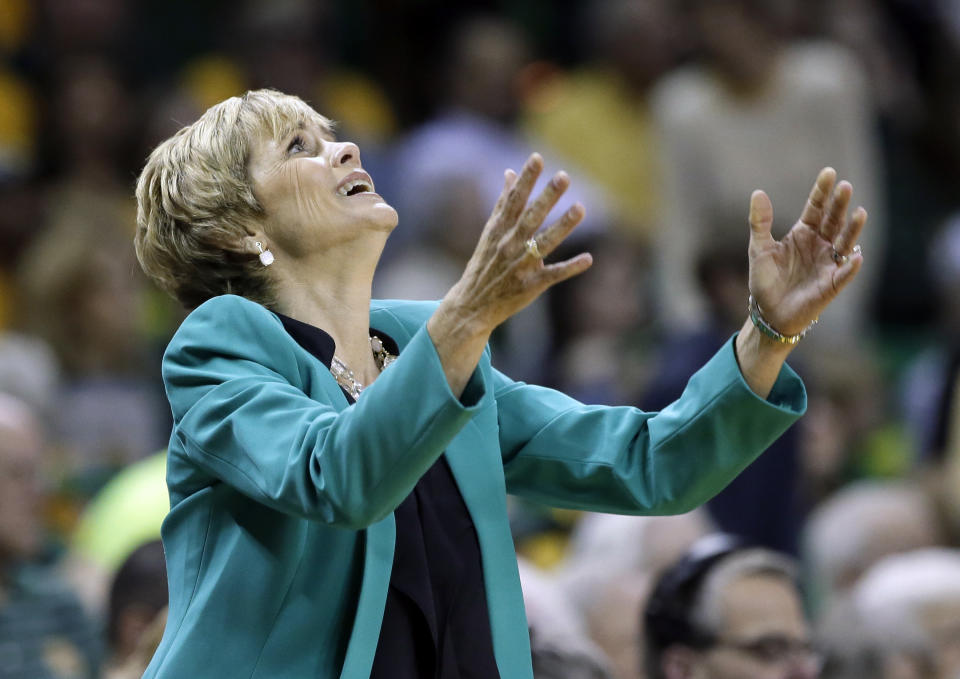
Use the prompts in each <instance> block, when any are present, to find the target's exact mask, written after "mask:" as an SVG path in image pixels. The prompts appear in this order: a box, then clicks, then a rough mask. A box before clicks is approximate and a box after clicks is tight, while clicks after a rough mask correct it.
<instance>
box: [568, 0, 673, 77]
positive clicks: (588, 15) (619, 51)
mask: <svg viewBox="0 0 960 679" xmlns="http://www.w3.org/2000/svg"><path fill="white" fill-rule="evenodd" d="M583 24H584V26H585V31H584V33H585V37H586V39H585V43H586V44H585V45H584V49H585V50H586V56H588V57H590V58H598V59H599V60H601V62H602V63H603V64H605V65H606V66H608V67H610V68H612V69H613V70H614V71H616V72H617V73H618V74H619V75H620V77H621V78H622V79H623V81H624V82H625V83H626V84H627V85H628V86H629V87H630V89H631V90H632V91H633V92H634V93H636V94H644V93H645V92H646V91H647V90H648V89H649V88H650V87H651V86H653V85H654V84H655V83H656V82H657V80H658V79H659V78H660V76H662V75H663V74H664V73H666V72H667V71H668V70H669V69H670V68H671V67H672V66H673V65H675V64H676V62H677V59H678V57H679V56H680V55H681V53H682V52H683V51H685V49H687V48H688V45H687V43H688V42H689V34H688V32H687V31H686V30H685V28H686V24H684V23H683V22H681V21H680V18H679V16H678V13H677V11H676V7H675V3H673V2H670V1H669V0H647V1H646V2H635V0H597V1H595V2H591V3H588V4H587V6H586V7H585V9H584V18H583Z"/></svg>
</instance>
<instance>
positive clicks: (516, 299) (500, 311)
mask: <svg viewBox="0 0 960 679" xmlns="http://www.w3.org/2000/svg"><path fill="white" fill-rule="evenodd" d="M542 170H543V159H542V158H541V157H540V155H539V154H536V153H534V154H533V155H531V156H530V158H528V159H527V162H526V163H524V165H523V168H522V169H521V170H520V174H519V175H516V174H515V173H514V172H513V171H511V170H507V171H506V173H505V175H504V187H503V192H502V193H501V194H500V198H499V200H498V201H497V204H496V206H495V207H494V209H493V212H492V213H491V215H490V218H489V219H488V220H487V223H486V225H485V226H484V227H483V232H482V233H481V235H480V241H479V242H478V243H477V247H476V249H475V250H474V252H473V255H472V256H471V257H470V261H469V262H467V266H466V269H465V270H464V272H463V276H461V278H460V280H459V281H458V282H457V283H456V285H454V286H453V288H451V289H450V292H448V293H447V295H446V296H445V297H444V298H443V301H442V302H441V303H440V306H439V307H438V309H437V311H436V312H435V313H434V315H433V316H432V317H431V318H430V321H429V323H428V324H427V330H428V332H429V333H430V337H431V338H432V339H433V342H434V345H435V346H436V348H437V353H438V354H439V355H440V360H441V363H442V364H443V366H444V371H445V372H446V374H447V379H448V381H449V382H450V386H451V388H452V389H453V391H454V393H457V394H459V393H460V391H461V390H462V388H463V385H464V384H466V381H467V379H468V378H469V375H470V373H472V371H473V368H474V367H475V366H476V363H477V360H479V358H480V353H481V352H482V351H483V346H484V345H485V343H486V341H487V338H488V337H489V336H490V333H491V332H493V329H494V328H496V327H497V326H498V325H499V324H500V323H502V322H503V321H505V320H506V319H507V318H509V317H510V316H512V315H513V314H515V313H516V312H518V311H520V310H521V309H522V308H524V307H525V306H527V305H528V304H530V302H532V301H533V300H534V299H536V298H537V297H538V296H539V295H540V294H541V293H543V292H544V291H545V290H546V289H547V288H549V287H550V286H551V285H554V284H555V283H559V282H560V281H562V280H565V279H567V278H570V277H571V276H576V275H577V274H579V273H582V272H583V271H585V270H586V269H588V268H589V267H590V264H591V263H592V262H593V260H592V258H591V256H590V255H589V254H588V253H582V254H580V255H577V256H576V257H573V258H571V259H568V260H566V261H563V262H558V263H556V264H544V262H543V257H546V256H547V255H549V254H550V253H551V252H552V251H553V250H554V249H555V248H556V247H557V246H558V245H560V243H562V242H563V240H564V239H565V238H566V237H567V236H568V235H569V234H570V232H571V231H572V230H573V229H574V227H576V226H577V224H579V223H580V220H582V219H583V216H584V209H583V206H582V205H580V204H579V203H577V204H574V205H573V206H572V207H571V208H570V209H568V210H567V211H566V212H565V213H564V214H563V215H562V216H561V217H560V219H558V220H557V221H556V222H554V223H553V224H551V225H549V226H548V227H546V228H545V229H543V230H542V231H540V232H539V233H538V230H539V229H540V226H541V225H542V224H543V220H544V219H545V218H546V216H547V214H548V213H549V212H550V210H551V209H552V208H553V206H554V205H556V203H557V200H559V198H560V196H561V195H563V192H564V191H566V190H567V187H568V186H569V185H570V179H569V177H567V175H566V173H564V172H558V173H557V174H556V175H554V176H553V178H552V179H551V180H550V181H549V182H548V183H547V186H546V188H545V189H544V190H543V192H542V193H541V194H540V195H539V196H537V198H536V199H535V200H533V201H532V202H529V199H530V193H531V191H532V190H533V186H534V184H535V183H536V181H537V178H538V177H539V176H540V172H541V171H542Z"/></svg>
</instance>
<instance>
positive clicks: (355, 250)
mask: <svg viewBox="0 0 960 679" xmlns="http://www.w3.org/2000/svg"><path fill="white" fill-rule="evenodd" d="M365 245H366V246H367V247H366V248H365V249H364V248H360V247H349V248H348V247H341V248H331V249H330V250H329V251H327V252H324V253H322V254H320V255H317V256H315V257H307V258H303V259H292V258H288V257H286V256H284V257H282V264H281V258H280V257H278V258H277V262H276V264H275V265H274V266H275V267H276V272H275V275H276V281H277V283H276V284H277V310H278V311H280V312H281V313H283V314H285V315H287V316H290V317H291V318H295V319H297V320H298V321H302V322H304V323H309V324H310V325H313V326H315V327H317V328H321V329H323V330H324V331H326V332H328V333H329V334H330V336H331V337H333V341H334V342H335V343H336V347H337V348H336V354H337V356H338V357H339V358H340V360H341V361H343V362H344V363H346V365H347V366H348V367H349V368H350V369H351V370H353V372H354V374H355V375H356V376H357V379H358V380H360V381H361V382H363V383H364V384H369V383H370V382H371V381H373V379H374V378H375V377H376V376H377V374H379V370H378V369H377V366H376V362H375V361H374V359H373V354H372V352H371V350H370V297H371V289H372V286H373V272H374V269H375V268H376V264H377V261H378V260H379V257H380V250H381V249H382V248H383V243H382V242H380V244H379V247H378V248H373V247H371V246H370V244H369V243H366V244H365Z"/></svg>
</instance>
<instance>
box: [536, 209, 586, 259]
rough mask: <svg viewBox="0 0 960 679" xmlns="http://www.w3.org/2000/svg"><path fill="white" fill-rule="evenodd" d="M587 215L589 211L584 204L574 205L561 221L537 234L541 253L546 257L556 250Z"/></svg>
mask: <svg viewBox="0 0 960 679" xmlns="http://www.w3.org/2000/svg"><path fill="white" fill-rule="evenodd" d="M586 214H587V211H586V210H585V209H584V207H583V204H581V203H574V204H573V205H571V206H570V207H569V208H568V209H567V211H566V212H564V213H563V215H562V216H561V217H560V219H558V220H557V221H555V222H554V223H553V224H551V225H550V226H548V227H547V228H545V229H544V230H543V231H541V232H540V233H539V234H537V237H536V238H537V247H538V248H539V249H540V253H541V254H542V255H543V256H544V257H546V256H547V255H549V254H550V253H551V252H553V251H554V250H556V249H557V246H558V245H560V243H562V242H563V241H564V240H565V239H566V237H567V236H569V235H570V232H571V231H573V230H574V229H575V228H576V227H577V224H579V223H580V222H581V221H583V218H584V216H585V215H586Z"/></svg>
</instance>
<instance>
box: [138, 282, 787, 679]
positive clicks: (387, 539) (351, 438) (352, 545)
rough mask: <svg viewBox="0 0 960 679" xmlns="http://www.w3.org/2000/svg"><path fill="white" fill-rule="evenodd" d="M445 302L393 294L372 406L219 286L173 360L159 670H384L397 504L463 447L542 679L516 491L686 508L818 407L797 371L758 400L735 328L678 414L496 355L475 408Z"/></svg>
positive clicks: (514, 633)
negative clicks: (520, 570) (433, 334)
mask: <svg viewBox="0 0 960 679" xmlns="http://www.w3.org/2000/svg"><path fill="white" fill-rule="evenodd" d="M435 308H436V305H435V304H432V303H422V302H395V301H391V302H384V301H375V302H374V303H373V304H372V306H371V312H370V325H371V327H373V328H376V329H378V330H381V331H383V332H385V333H387V334H388V335H390V336H391V337H393V338H394V339H395V340H396V341H397V343H398V345H399V347H400V356H399V358H398V359H397V361H396V362H395V363H394V364H393V365H391V366H390V367H389V368H388V369H387V370H385V371H384V372H383V374H382V375H381V376H380V377H379V378H378V379H377V380H376V382H374V383H373V384H372V385H370V387H368V388H367V389H366V391H364V394H363V396H362V397H361V398H360V400H359V401H358V402H357V403H356V404H354V405H352V406H348V404H347V401H346V399H345V398H344V396H343V393H342V392H341V390H340V387H339V386H338V385H337V383H336V381H335V380H334V379H333V377H332V376H331V375H330V372H329V371H328V370H327V369H326V368H325V367H324V365H323V364H322V363H321V362H320V361H318V360H317V359H316V358H314V357H313V356H312V355H310V354H309V353H308V352H307V351H306V350H304V349H303V348H302V347H301V346H300V345H299V344H297V343H296V342H295V341H294V340H293V339H292V338H291V337H290V336H289V335H288V334H287V333H286V331H285V330H284V328H283V326H282V325H281V323H280V320H279V318H277V316H276V315H275V314H273V313H272V312H270V311H269V310H267V309H266V308H264V307H263V306H260V305H259V304H256V303H254V302H251V301H249V300H246V299H244V298H241V297H236V296H233V295H225V296H222V297H216V298H214V299H211V300H209V301H207V302H206V303H204V304H203V305H201V306H200V307H198V308H197V309H196V310H195V311H193V312H192V313H191V314H190V315H189V316H188V317H187V319H186V320H185V321H184V322H183V324H182V326H181V327H180V329H179V330H178V331H177V333H176V335H175V336H174V338H173V340H172V341H171V342H170V345H169V347H168V349H167V351H166V353H165V355H164V358H163V379H164V384H165V386H166V390H167V396H168V397H169V399H170V406H171V408H172V411H173V422H174V425H173V432H172V435H171V437H170V449H169V456H168V462H167V483H168V485H169V489H170V504H171V509H170V514H169V515H168V516H167V518H166V520H165V521H164V523H163V530H162V534H163V542H164V546H165V549H166V559H167V572H168V577H169V587H170V608H169V613H168V620H167V627H166V630H165V632H164V636H163V640H162V642H161V643H160V646H159V648H158V649H157V652H156V655H155V656H154V658H153V661H152V662H151V663H150V666H149V667H148V669H147V672H146V674H145V675H144V676H146V677H164V678H166V677H176V678H177V679H182V678H183V677H196V676H202V677H208V678H209V677H224V678H227V677H229V679H238V678H247V677H249V678H251V679H253V678H260V677H262V678H269V679H276V678H278V677H291V678H297V679H300V678H307V677H311V678H313V677H316V678H321V679H333V678H335V677H342V678H345V679H359V678H365V677H368V676H369V673H370V667H371V663H372V661H373V656H374V652H375V650H376V646H377V640H378V636H379V632H380V622H381V619H382V615H383V609H384V603H385V601H386V597H387V587H388V584H389V581H390V570H391V566H392V564H393V548H394V538H395V524H394V518H393V510H394V508H395V507H397V505H399V504H400V502H401V501H402V500H403V499H404V498H405V497H406V496H407V495H408V494H409V493H410V491H411V490H412V489H413V487H414V485H415V484H416V483H417V480H418V479H419V478H420V476H421V475H422V474H423V473H424V472H425V471H426V470H427V469H428V468H429V467H430V466H431V465H432V464H433V463H434V461H436V459H437V458H438V457H439V456H440V455H446V456H447V460H448V462H449V465H450V468H451V470H452V471H453V476H454V478H455V480H456V483H457V486H458V487H459V489H460V492H461V493H462V495H463V499H464V501H465V503H466V505H467V508H468V510H469V512H470V515H471V517H472V518H473V522H474V525H475V526H476V531H477V537H478V540H479V543H480V550H481V553H482V559H483V574H484V582H485V585H486V593H487V604H488V607H489V612H490V626H491V630H492V636H493V648H494V653H495V656H496V661H497V665H498V667H499V668H500V674H501V676H502V677H504V678H505V679H506V678H508V677H509V678H510V679H517V678H519V679H532V676H533V672H532V669H531V661H530V646H529V639H528V634H527V622H526V617H525V614H524V608H523V599H522V594H521V591H520V580H519V577H518V575H517V566H516V557H515V554H514V550H513V541H512V539H511V536H510V530H509V526H508V523H507V505H506V494H507V493H508V492H509V493H516V494H518V495H523V496H525V497H527V498H531V499H533V500H535V501H538V502H542V503H546V504H550V505H555V506H560V507H570V508H578V509H587V510H591V511H600V512H617V513H625V514H672V513H680V512H686V511H688V510H690V509H693V508H694V507H696V506H698V505H700V504H701V503H703V502H704V501H706V500H707V499H709V498H710V497H711V496H713V495H714V494H716V493H717V492H718V491H719V490H720V489H722V488H723V487H724V486H725V485H726V484H727V483H728V482H729V481H730V480H731V479H732V478H733V477H734V476H736V475H737V473H738V472H740V471H741V470H742V469H743V468H744V467H745V466H746V465H748V464H749V463H750V462H751V461H752V460H753V459H754V458H755V457H756V456H757V455H758V454H759V453H760V452H761V451H762V450H763V449H764V448H766V447H767V446H768V445H769V444H770V443H771V442H772V441H773V440H774V439H775V438H776V437H777V436H779V435H780V434H781V433H782V432H783V431H784V430H785V429H786V428H787V427H789V426H790V424H791V423H793V422H794V420H796V418H797V417H799V416H800V415H801V414H802V413H803V411H804V409H805V408H806V393H805V391H804V388H803V384H802V383H801V382H800V380H799V378H798V377H797V376H796V375H795V374H794V373H793V371H792V370H790V368H788V367H784V369H783V371H782V373H781V374H780V376H779V379H778V380H777V382H776V384H775V386H774V388H773V391H772V392H771V393H770V396H769V397H768V399H767V400H764V399H761V398H759V397H757V396H756V395H755V394H754V393H753V392H752V391H751V390H750V388H749V387H748V386H747V385H746V383H745V382H744V381H743V378H742V376H741V374H740V371H739V368H738V367H737V363H736V359H735V357H734V350H733V344H732V340H731V341H730V342H728V343H727V344H726V345H725V346H724V347H723V348H722V349H721V350H720V351H719V353H717V354H716V356H714V357H713V358H712V359H711V360H710V361H709V362H708V363H707V364H706V365H705V366H704V367H703V368H702V369H701V370H700V371H699V372H697V373H696V374H695V375H694V376H693V378H692V379H691V380H690V383H689V385H688V386H687V389H686V391H685V392H684V394H683V396H682V397H681V398H680V399H679V400H678V401H676V402H675V403H673V404H672V405H670V406H669V407H667V408H665V409H664V410H662V411H660V412H659V413H646V412H641V411H640V410H637V409H635V408H630V407H599V406H587V405H583V404H581V403H579V402H577V401H575V400H574V399H572V398H569V397H567V396H565V395H564V394H561V393H559V392H556V391H553V390H550V389H545V388H542V387H537V386H532V385H527V384H523V383H520V382H515V381H513V380H511V379H510V378H508V377H506V376H505V375H503V374H501V373H499V372H498V371H497V370H495V369H494V368H493V367H492V366H491V365H490V356H489V352H484V355H483V357H482V358H481V360H480V363H479V365H478V366H477V368H476V370H475V371H474V373H473V376H472V377H471V379H470V382H469V383H468V385H467V388H466V390H465V391H464V393H463V395H462V396H461V397H460V398H459V399H458V398H456V397H455V396H454V395H453V393H452V392H451V391H450V388H449V386H448V385H447V381H446V378H445V376H444V373H443V369H442V367H441V365H440V360H439V358H438V356H437V353H436V350H435V349H434V346H433V343H432V341H431V340H430V337H429V335H428V334H427V332H426V327H425V325H426V320H427V319H428V318H429V316H430V314H431V313H432V312H433V310H434V309H435Z"/></svg>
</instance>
